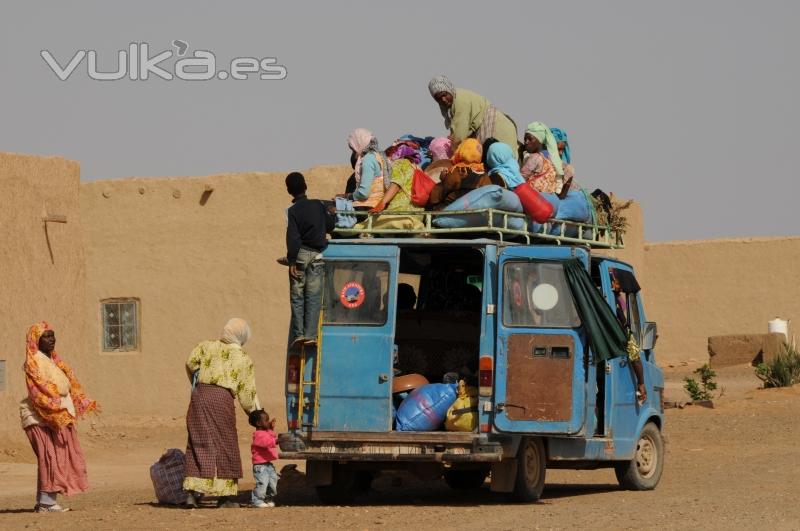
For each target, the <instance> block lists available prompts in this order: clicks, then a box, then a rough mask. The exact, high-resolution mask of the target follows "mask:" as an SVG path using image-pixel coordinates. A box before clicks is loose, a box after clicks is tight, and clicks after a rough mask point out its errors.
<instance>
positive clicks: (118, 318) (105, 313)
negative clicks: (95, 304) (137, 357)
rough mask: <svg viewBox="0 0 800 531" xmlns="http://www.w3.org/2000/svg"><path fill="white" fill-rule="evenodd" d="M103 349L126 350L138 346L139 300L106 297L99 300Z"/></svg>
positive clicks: (135, 348)
mask: <svg viewBox="0 0 800 531" xmlns="http://www.w3.org/2000/svg"><path fill="white" fill-rule="evenodd" d="M100 306H101V309H100V312H101V314H102V319H103V351H104V352H127V351H131V350H137V349H138V347H139V301H138V300H136V299H107V300H104V301H101V302H100Z"/></svg>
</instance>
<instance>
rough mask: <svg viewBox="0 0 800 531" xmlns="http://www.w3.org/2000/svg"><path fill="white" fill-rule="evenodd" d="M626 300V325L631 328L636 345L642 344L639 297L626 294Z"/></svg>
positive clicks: (635, 294) (634, 294)
mask: <svg viewBox="0 0 800 531" xmlns="http://www.w3.org/2000/svg"><path fill="white" fill-rule="evenodd" d="M625 295H626V297H627V300H628V323H629V324H630V327H631V333H632V334H633V337H634V339H636V343H637V344H639V345H641V344H642V320H641V314H640V313H639V295H638V294H637V293H626V294H625Z"/></svg>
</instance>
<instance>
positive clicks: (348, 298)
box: [339, 282, 366, 310]
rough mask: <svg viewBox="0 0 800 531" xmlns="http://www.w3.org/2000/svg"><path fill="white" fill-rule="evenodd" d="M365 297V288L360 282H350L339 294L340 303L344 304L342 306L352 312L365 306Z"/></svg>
mask: <svg viewBox="0 0 800 531" xmlns="http://www.w3.org/2000/svg"><path fill="white" fill-rule="evenodd" d="M365 297H366V293H365V291H364V286H362V285H361V284H359V283H358V282H348V283H347V284H345V285H344V286H343V287H342V291H340V292H339V302H341V303H342V306H344V307H345V308H350V309H351V310H352V309H353V308H358V307H359V306H361V305H362V304H364V298H365Z"/></svg>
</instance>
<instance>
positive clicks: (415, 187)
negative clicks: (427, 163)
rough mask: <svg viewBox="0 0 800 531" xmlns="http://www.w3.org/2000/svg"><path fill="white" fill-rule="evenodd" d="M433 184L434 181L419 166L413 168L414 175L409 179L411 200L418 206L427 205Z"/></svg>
mask: <svg viewBox="0 0 800 531" xmlns="http://www.w3.org/2000/svg"><path fill="white" fill-rule="evenodd" d="M434 185H436V183H435V182H434V180H433V179H431V178H430V176H429V175H428V174H427V173H425V172H424V171H422V170H421V169H419V168H415V169H414V177H413V179H412V181H411V202H412V203H414V204H415V205H417V206H418V207H424V206H425V205H427V204H428V199H429V198H430V196H431V190H433V187H434Z"/></svg>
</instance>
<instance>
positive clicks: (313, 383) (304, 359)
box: [297, 295, 325, 429]
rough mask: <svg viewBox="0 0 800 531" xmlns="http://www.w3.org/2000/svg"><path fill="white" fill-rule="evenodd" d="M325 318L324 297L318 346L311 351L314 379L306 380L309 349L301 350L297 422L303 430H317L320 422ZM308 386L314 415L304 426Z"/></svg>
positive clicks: (321, 305)
mask: <svg viewBox="0 0 800 531" xmlns="http://www.w3.org/2000/svg"><path fill="white" fill-rule="evenodd" d="M324 317H325V297H324V295H323V297H322V301H320V311H319V322H318V323H317V346H316V348H314V349H311V350H312V352H313V354H312V355H313V360H312V363H313V364H314V368H313V369H312V379H311V380H306V365H307V363H308V361H309V359H308V358H309V357H310V356H309V353H308V347H307V346H306V345H305V344H303V346H302V347H301V349H300V385H299V387H298V394H297V420H298V422H299V423H300V427H301V428H308V429H313V428H316V427H317V425H318V421H319V382H320V370H319V369H320V365H321V363H322V322H323V321H324ZM306 386H310V387H311V389H312V392H311V396H312V399H311V401H310V403H309V407H310V408H312V410H313V414H310V415H309V422H307V423H305V424H303V409H305V405H306Z"/></svg>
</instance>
